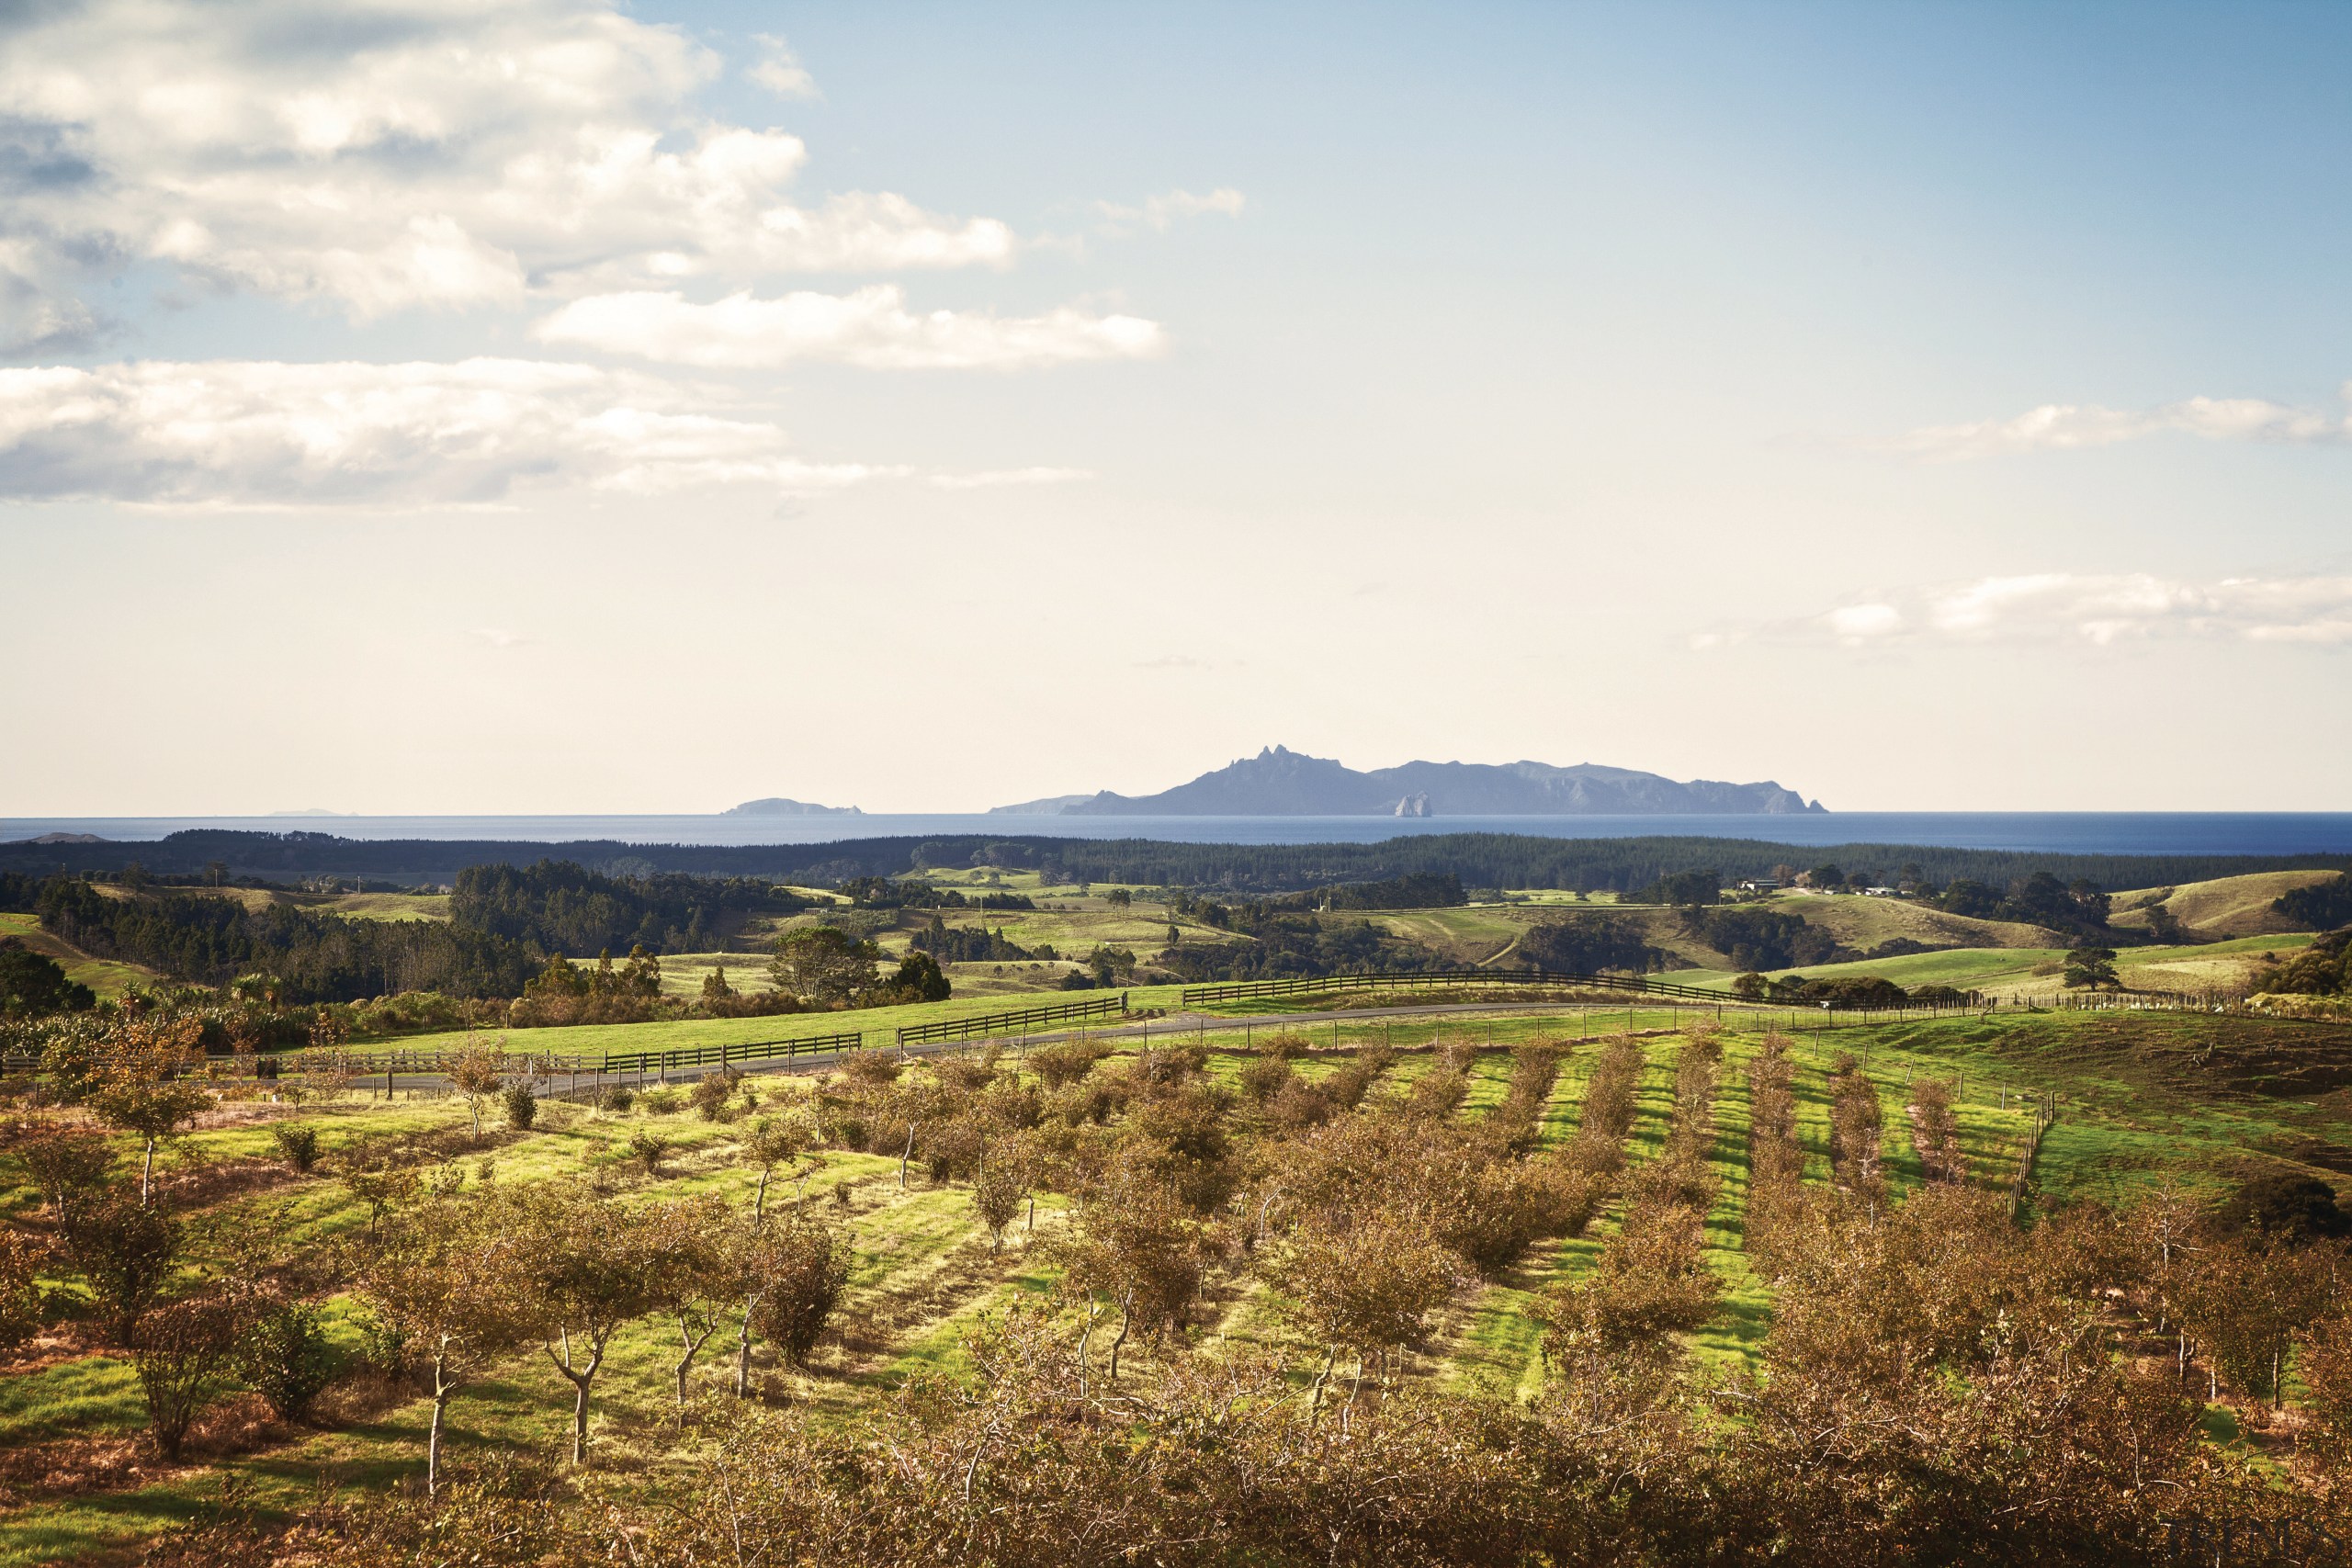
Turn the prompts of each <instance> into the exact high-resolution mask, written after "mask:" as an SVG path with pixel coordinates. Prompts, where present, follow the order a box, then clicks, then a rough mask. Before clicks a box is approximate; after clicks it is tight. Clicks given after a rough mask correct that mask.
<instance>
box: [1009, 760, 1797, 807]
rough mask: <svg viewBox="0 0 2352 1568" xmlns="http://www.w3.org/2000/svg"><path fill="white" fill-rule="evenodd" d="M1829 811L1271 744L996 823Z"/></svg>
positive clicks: (1714, 792)
mask: <svg viewBox="0 0 2352 1568" xmlns="http://www.w3.org/2000/svg"><path fill="white" fill-rule="evenodd" d="M1823 809H1825V808H1824V807H1823V806H1822V804H1821V803H1820V802H1819V801H1817V800H1815V801H1808V800H1806V799H1805V797H1804V796H1803V795H1799V794H1798V793H1797V792H1796V791H1794V790H1792V789H1783V788H1781V786H1780V785H1779V784H1775V783H1772V782H1770V781H1769V780H1767V781H1766V782H1764V783H1762V784H1724V783H1720V782H1718V781H1716V780H1713V779H1693V780H1691V782H1690V783H1688V784H1684V783H1679V782H1678V781H1676V780H1673V779H1669V778H1665V777H1662V776H1661V775H1659V774H1657V773H1640V772H1637V771H1635V770H1634V769H1632V768H1610V767H1603V766H1601V765H1600V764H1599V763H1596V762H1579V763H1577V765H1576V766H1575V767H1572V768H1559V767H1554V766H1553V765H1551V764H1550V763H1548V762H1503V763H1491V762H1407V763H1405V764H1404V765H1403V766H1401V767H1395V768H1375V769H1374V770H1373V771H1372V772H1370V773H1358V772H1357V771H1356V770H1355V769H1353V768H1351V767H1348V766H1347V765H1346V764H1344V763H1341V762H1336V761H1331V760H1330V759H1329V758H1328V757H1309V756H1305V755H1303V754H1301V753H1299V752H1296V751H1293V750H1289V749H1288V748H1286V747H1282V746H1270V747H1268V748H1267V749H1266V750H1262V751H1261V752H1259V753H1258V754H1257V755H1256V756H1255V757H1245V758H1243V759H1241V760H1240V761H1237V762H1233V763H1231V764H1229V765H1227V766H1226V767H1222V768H1219V769H1217V770H1216V772H1214V773H1203V774H1202V775H1201V776H1200V777H1199V778H1196V779H1194V780H1193V782H1192V783H1190V784H1178V785H1177V786H1176V787H1175V788H1174V789H1170V790H1162V791H1161V792H1160V793H1159V794H1158V795H1117V794H1114V793H1113V792H1112V791H1110V790H1103V791H1101V792H1099V793H1098V794H1094V795H1051V796H1048V797H1046V798H1045V799H1042V800H1031V801H1023V802H1022V803H1021V804H1020V805H1017V806H1000V807H995V808H994V809H993V811H992V812H991V813H990V815H1005V816H1023V817H1636V816H1642V817H1649V816H1656V817H1675V816H1724V817H1745V816H1756V817H1785V816H1792V815H1795V814H1797V813H1800V812H1817V811H1821V810H1823Z"/></svg>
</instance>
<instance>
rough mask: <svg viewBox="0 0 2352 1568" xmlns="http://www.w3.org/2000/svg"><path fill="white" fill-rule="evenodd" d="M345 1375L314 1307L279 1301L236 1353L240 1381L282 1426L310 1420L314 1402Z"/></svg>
mask: <svg viewBox="0 0 2352 1568" xmlns="http://www.w3.org/2000/svg"><path fill="white" fill-rule="evenodd" d="M341 1370H342V1368H341V1364H340V1359H339V1358H338V1357H337V1356H336V1355H335V1353H334V1349H333V1348H332V1347H330V1346H329V1345H328V1343H327V1336H326V1330H325V1328H324V1327H323V1326H322V1325H321V1323H320V1321H319V1309H318V1307H317V1306H316V1305H314V1304H313V1303H310V1302H291V1301H289V1302H278V1303H274V1304H272V1305H270V1306H269V1307H267V1308H265V1309H264V1310H263V1311H262V1312H261V1313H260V1314H258V1315H257V1316H255V1317H254V1321H253V1324H252V1325H251V1326H250V1327H248V1328H247V1329H246V1330H245V1337H244V1341H243V1344H241V1345H240V1346H239V1347H238V1348H237V1376H238V1379H239V1380H240V1381H241V1382H243V1383H244V1385H245V1386H246V1387H248V1388H250V1389H252V1390H253V1391H254V1393H258V1394H260V1395H261V1396H262V1398H263V1400H264V1401H266V1403H267V1404H268V1405H269V1408H270V1413H271V1414H272V1415H274V1416H277V1417H278V1419H280V1420H283V1421H300V1420H302V1419H303V1418H304V1417H306V1416H309V1415H310V1413H311V1402H312V1401H313V1400H315V1399H317V1398H318V1396H319V1394H320V1393H321V1392H322V1391H323V1390H324V1389H325V1388H326V1386H327V1385H328V1384H329V1383H331V1382H334V1380H335V1377H336V1375H337V1374H338V1373H339V1372H340V1371H341Z"/></svg>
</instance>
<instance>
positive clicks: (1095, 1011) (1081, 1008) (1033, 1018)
mask: <svg viewBox="0 0 2352 1568" xmlns="http://www.w3.org/2000/svg"><path fill="white" fill-rule="evenodd" d="M1126 1016H1127V993H1126V992H1125V991H1121V992H1120V993H1119V994H1118V995H1117V996H1115V997H1098V998H1095V999H1094V1000H1092V1001H1087V1002H1061V1003H1058V1004H1057V1005H1055V1006H1053V1007H1042V1008H1023V1009H1021V1010H1019V1011H1017V1012H991V1013H982V1014H980V1015H978V1017H974V1018H943V1019H941V1020H939V1021H936V1022H933V1023H910V1024H909V1025H907V1026H906V1027H905V1028H904V1029H901V1030H899V1044H900V1045H901V1046H906V1045H924V1044H929V1043H933V1042H934V1041H940V1040H970V1039H974V1038H976V1037H978V1036H979V1035H983V1034H1015V1033H1018V1032H1021V1031H1023V1030H1024V1029H1035V1028H1038V1027H1040V1026H1041V1025H1046V1024H1055V1023H1080V1022H1083V1021H1086V1020H1088V1019H1091V1018H1125V1017H1126Z"/></svg>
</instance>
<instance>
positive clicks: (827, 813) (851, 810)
mask: <svg viewBox="0 0 2352 1568" xmlns="http://www.w3.org/2000/svg"><path fill="white" fill-rule="evenodd" d="M719 815H720V816H721V817H863V816H865V812H863V811H860V810H859V809H858V808H857V807H854V806H811V805H810V804H809V802H807V801H805V800H786V798H785V797H784V796H782V795H769V796H768V797H767V798H765V799H764V800H747V801H745V802H744V803H743V804H742V805H741V806H730V807H728V808H727V809H726V810H724V811H722V812H720V813H719Z"/></svg>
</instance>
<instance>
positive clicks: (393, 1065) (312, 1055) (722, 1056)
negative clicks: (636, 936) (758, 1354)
mask: <svg viewBox="0 0 2352 1568" xmlns="http://www.w3.org/2000/svg"><path fill="white" fill-rule="evenodd" d="M864 1043H865V1034H864V1032H862V1031H859V1030H854V1029H852V1030H847V1031H844V1032H841V1033H838V1034H809V1035H801V1036H799V1037H797V1038H795V1039H790V1040H744V1041H729V1042H728V1043H724V1044H719V1045H677V1046H672V1047H671V1048H669V1049H667V1050H661V1051H606V1052H603V1053H600V1054H597V1055H558V1054H556V1053H554V1052H549V1051H527V1050H526V1051H515V1050H509V1051H506V1052H503V1053H502V1054H501V1061H502V1062H503V1063H504V1064H508V1066H506V1070H507V1071H509V1072H529V1073H533V1074H537V1075H540V1076H548V1075H553V1074H557V1073H570V1074H579V1073H605V1074H628V1073H654V1072H666V1071H669V1070H670V1069H672V1068H676V1067H725V1066H733V1065H735V1064H736V1063H739V1062H779V1061H790V1060H791V1059H792V1058H794V1057H796V1056H815V1055H823V1054H825V1053H826V1052H829V1051H854V1050H856V1049H858V1047H859V1046H861V1045H863V1044H864ZM465 1055H469V1053H467V1052H464V1051H402V1050H397V1049H395V1050H389V1051H346V1050H334V1051H277V1052H267V1053H263V1054H261V1055H253V1056H245V1057H238V1056H230V1057H221V1056H215V1057H213V1058H211V1065H213V1066H220V1065H223V1064H227V1065H232V1066H233V1065H236V1064H239V1063H242V1062H250V1063H251V1064H252V1071H253V1074H254V1077H261V1078H275V1077H283V1076H285V1075H287V1074H288V1073H335V1074H345V1075H349V1076H351V1077H379V1076H382V1075H385V1074H390V1075H391V1076H393V1077H413V1076H416V1075H420V1074H423V1075H437V1076H444V1077H446V1076H447V1073H448V1072H449V1069H450V1068H452V1067H454V1066H457V1065H458V1060H459V1058H460V1057H462V1056H465ZM39 1066H40V1059H39V1058H38V1057H35V1056H30V1055H10V1056H7V1057H5V1058H0V1070H6V1071H10V1072H29V1071H32V1070H34V1069H36V1068H38V1067H39Z"/></svg>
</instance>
